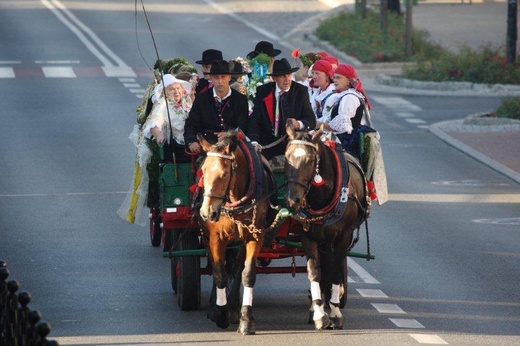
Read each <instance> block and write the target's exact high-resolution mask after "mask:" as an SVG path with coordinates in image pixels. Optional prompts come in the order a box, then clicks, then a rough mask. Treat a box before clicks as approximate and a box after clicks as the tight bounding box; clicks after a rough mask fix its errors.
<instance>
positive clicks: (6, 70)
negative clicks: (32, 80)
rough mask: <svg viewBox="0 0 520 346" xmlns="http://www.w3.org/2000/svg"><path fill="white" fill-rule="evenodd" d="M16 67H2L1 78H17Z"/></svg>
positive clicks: (0, 68)
mask: <svg viewBox="0 0 520 346" xmlns="http://www.w3.org/2000/svg"><path fill="white" fill-rule="evenodd" d="M15 77H16V76H15V74H14V69H13V68H12V67H0V78H15Z"/></svg>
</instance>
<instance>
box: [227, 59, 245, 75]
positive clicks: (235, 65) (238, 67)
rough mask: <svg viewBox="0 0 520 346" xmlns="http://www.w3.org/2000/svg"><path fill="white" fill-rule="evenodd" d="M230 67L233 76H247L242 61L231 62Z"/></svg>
mask: <svg viewBox="0 0 520 346" xmlns="http://www.w3.org/2000/svg"><path fill="white" fill-rule="evenodd" d="M229 67H230V70H231V74H232V75H233V76H243V75H246V74H247V73H248V72H247V71H246V70H245V69H244V65H242V63H241V62H240V61H236V60H231V61H230V62H229Z"/></svg>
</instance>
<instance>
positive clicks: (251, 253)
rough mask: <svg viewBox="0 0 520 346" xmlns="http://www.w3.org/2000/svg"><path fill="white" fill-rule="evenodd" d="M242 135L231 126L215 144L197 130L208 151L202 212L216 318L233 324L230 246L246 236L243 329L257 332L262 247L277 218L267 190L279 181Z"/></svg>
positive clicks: (241, 320) (222, 325)
mask: <svg viewBox="0 0 520 346" xmlns="http://www.w3.org/2000/svg"><path fill="white" fill-rule="evenodd" d="M242 136H243V135H242V134H241V133H237V131H228V132H227V133H226V134H225V136H224V137H223V139H221V140H220V141H219V142H218V143H216V144H214V145H211V144H210V143H209V142H207V141H206V140H205V139H204V138H203V137H202V136H200V135H199V136H198V139H199V142H200V143H201V146H202V148H203V150H204V151H205V152H206V158H205V160H204V163H203V164H202V174H203V175H202V179H203V186H204V193H203V200H202V204H201V207H200V212H199V214H200V219H201V225H202V226H203V229H204V232H205V236H206V238H207V248H208V250H209V258H210V261H211V264H212V266H213V278H214V282H215V285H216V306H215V307H214V311H213V316H212V319H213V320H214V321H215V322H216V324H217V326H219V327H220V328H227V327H228V326H229V323H230V320H229V319H230V318H229V309H228V304H227V303H228V302H227V300H228V299H227V298H228V297H226V286H227V282H228V274H227V272H226V247H227V245H228V244H229V243H231V242H233V241H242V242H243V243H244V244H245V261H244V269H243V271H242V285H243V286H244V293H243V296H242V308H241V311H240V315H241V316H240V322H239V328H238V331H239V332H241V333H242V334H255V328H256V326H255V321H254V318H253V312H252V303H253V287H254V285H255V281H256V259H257V256H258V254H259V252H260V250H261V248H262V244H263V241H264V235H265V230H266V229H267V228H268V226H269V225H270V222H272V218H271V217H270V214H271V213H270V212H269V211H270V203H269V199H268V198H266V196H268V195H269V192H270V191H273V189H274V186H275V185H274V182H273V180H272V178H271V175H270V174H268V172H267V171H266V170H265V168H264V166H263V165H262V161H261V160H260V157H259V156H258V155H257V153H256V151H255V150H254V149H252V146H248V145H247V144H246V142H245V141H244V140H243V139H242V138H241V137H242Z"/></svg>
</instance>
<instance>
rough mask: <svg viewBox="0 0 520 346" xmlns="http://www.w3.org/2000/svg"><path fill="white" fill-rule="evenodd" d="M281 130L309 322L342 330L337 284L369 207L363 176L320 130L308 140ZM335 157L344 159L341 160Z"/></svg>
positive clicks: (296, 133)
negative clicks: (305, 278) (303, 260)
mask: <svg viewBox="0 0 520 346" xmlns="http://www.w3.org/2000/svg"><path fill="white" fill-rule="evenodd" d="M286 129H287V134H288V137H289V141H288V143H287V147H286V151H285V159H286V162H285V176H286V181H287V190H286V195H285V199H286V202H287V207H288V208H289V210H290V211H291V213H292V215H293V218H294V219H296V220H297V221H298V222H300V224H301V225H302V230H301V231H300V238H301V241H302V245H303V248H304V251H305V256H306V258H307V275H308V278H309V281H310V286H311V299H312V310H313V316H312V319H313V321H314V325H315V328H316V329H329V328H334V329H342V328H343V317H342V314H341V310H340V284H342V283H343V282H344V281H345V275H346V273H345V272H346V268H345V258H346V256H347V252H348V250H349V249H350V248H351V246H352V245H353V239H354V237H353V233H354V231H355V230H356V229H358V228H359V227H360V226H361V224H362V223H363V222H364V221H365V220H366V218H367V217H368V213H369V207H370V199H369V198H367V190H366V181H365V177H364V175H363V172H362V170H361V168H360V167H359V165H356V164H355V163H354V161H353V159H352V157H350V155H348V154H346V153H344V152H342V151H338V152H336V150H335V148H333V147H334V146H335V145H334V143H332V142H330V143H329V144H330V145H326V144H325V143H324V142H323V141H322V140H321V139H320V137H321V135H322V134H323V129H320V130H319V131H317V132H316V133H315V134H314V135H313V136H311V135H309V134H308V133H303V132H296V131H295V130H294V128H293V127H292V125H290V124H288V126H287V127H286ZM338 146H340V144H338ZM340 155H348V157H349V158H348V160H347V159H346V160H342V159H341V157H340ZM345 158H347V156H345ZM323 271H326V272H327V273H328V274H327V275H328V276H330V277H328V278H327V280H330V282H329V287H330V290H331V291H330V292H324V293H327V294H325V297H328V296H330V301H329V302H328V303H329V304H328V305H329V306H330V310H331V311H330V317H329V315H328V314H327V313H326V312H325V309H324V302H323V300H322V292H321V288H320V286H321V287H325V286H324V285H323V282H322V281H323V280H324V278H323V276H322V272H323ZM320 283H321V284H322V285H320ZM330 284H332V285H330ZM345 294H346V290H345Z"/></svg>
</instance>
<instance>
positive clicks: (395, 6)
mask: <svg viewBox="0 0 520 346" xmlns="http://www.w3.org/2000/svg"><path fill="white" fill-rule="evenodd" d="M387 6H388V11H389V12H395V13H397V14H398V15H401V4H400V2H399V0H387Z"/></svg>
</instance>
